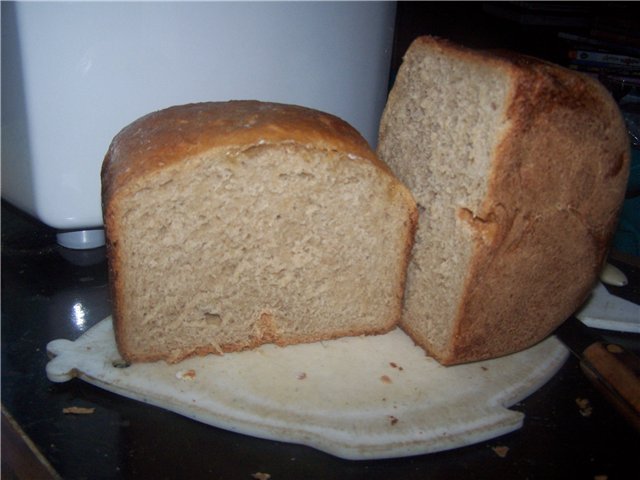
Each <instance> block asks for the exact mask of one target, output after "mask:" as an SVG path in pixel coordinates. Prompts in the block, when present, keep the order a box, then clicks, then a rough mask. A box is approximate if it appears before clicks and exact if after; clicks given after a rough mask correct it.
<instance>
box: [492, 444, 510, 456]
mask: <svg viewBox="0 0 640 480" xmlns="http://www.w3.org/2000/svg"><path fill="white" fill-rule="evenodd" d="M491 450H493V451H494V452H496V455H498V456H499V457H500V458H504V457H506V456H507V453H509V447H507V446H506V445H497V446H495V447H491Z"/></svg>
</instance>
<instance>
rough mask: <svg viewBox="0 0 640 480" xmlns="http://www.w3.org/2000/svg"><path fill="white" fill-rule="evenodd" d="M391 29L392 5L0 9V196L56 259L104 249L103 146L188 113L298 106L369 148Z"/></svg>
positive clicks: (382, 94) (8, 5) (26, 5)
mask: <svg viewBox="0 0 640 480" xmlns="http://www.w3.org/2000/svg"><path fill="white" fill-rule="evenodd" d="M394 17H395V5H394V4H393V3H387V2H367V3H361V2H337V3H334V2H327V3H325V2H301V3H297V2H296V3H289V2H283V3H271V2H266V3H260V2H259V3H244V2H230V3H229V2H221V3H218V2H211V3H210V2H195V3H179V2H175V3H174V2H166V3H165V2H159V3H155V2H154V3H147V2H141V3H138V2H113V3H112V2H104V3H103V2H98V3H95V2H88V3H84V2H69V3H67V2H65V3H58V2H35V3H33V2H18V3H13V2H3V3H2V197H3V198H4V199H5V200H7V201H8V202H10V203H11V204H13V205H15V206H17V207H18V208H20V209H21V210H24V211H26V212H27V213H29V214H30V215H33V216H34V217H36V218H37V219H39V220H40V221H42V222H43V223H45V224H47V225H49V226H50V227H53V228H55V229H57V231H58V243H60V244H61V245H63V246H65V247H69V248H76V249H81V248H93V247H97V246H100V245H102V244H103V243H104V233H103V230H102V212H101V205H100V166H101V163H102V159H103V156H104V154H105V152H106V150H107V147H108V145H109V143H110V141H111V139H112V138H113V136H114V135H115V134H116V133H117V132H118V131H119V130H120V129H121V128H122V127H124V126H125V125H127V124H129V123H130V122H131V121H133V120H135V119H136V118H138V117H140V116H142V115H144V114H146V113H149V112H151V111H154V110H158V109H161V108H164V107H167V106H170V105H176V104H183V103H190V102H199V101H209V100H216V101H224V100H230V99H259V100H265V101H274V102H283V103H293V104H300V105H305V106H308V107H312V108H316V109H318V110H323V111H327V112H329V113H332V114H334V115H337V116H339V117H341V118H343V119H344V120H346V121H347V122H349V123H351V124H352V125H353V126H354V127H356V129H358V130H359V131H360V132H361V133H362V134H363V136H364V137H365V138H366V139H367V140H368V141H369V142H370V143H371V144H372V146H373V147H374V148H375V142H376V136H377V128H378V121H379V118H380V115H381V112H382V109H383V107H384V102H385V100H386V93H387V83H388V73H389V63H390V56H391V45H392V40H393V25H394Z"/></svg>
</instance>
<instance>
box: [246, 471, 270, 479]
mask: <svg viewBox="0 0 640 480" xmlns="http://www.w3.org/2000/svg"><path fill="white" fill-rule="evenodd" d="M251 476H252V477H253V478H255V479H256V480H269V479H270V478H271V475H269V474H268V473H263V472H256V473H252V474H251Z"/></svg>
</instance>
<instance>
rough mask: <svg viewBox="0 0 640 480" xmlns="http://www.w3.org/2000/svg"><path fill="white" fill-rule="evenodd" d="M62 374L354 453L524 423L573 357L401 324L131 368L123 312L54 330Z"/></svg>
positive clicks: (428, 443)
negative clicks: (117, 331) (416, 338)
mask: <svg viewBox="0 0 640 480" xmlns="http://www.w3.org/2000/svg"><path fill="white" fill-rule="evenodd" d="M47 350H48V352H49V354H50V355H53V356H55V357H54V358H53V359H52V360H51V361H50V362H49V363H48V364H47V368H46V370H47V376H48V377H49V379H50V380H51V381H54V382H64V381H67V380H70V379H71V378H73V377H79V378H80V379H82V380H85V381H87V382H89V383H92V384H94V385H97V386H100V387H102V388H105V389H107V390H109V391H112V392H115V393H118V394H121V395H124V396H126V397H129V398H133V399H136V400H139V401H142V402H146V403H149V404H152V405H156V406H159V407H161V408H165V409H168V410H171V411H174V412H177V413H179V414H182V415H185V416H187V417H190V418H193V419H195V420H198V421H201V422H204V423H206V424H210V425H213V426H216V427H220V428H224V429H227V430H231V431H235V432H240V433H244V434H247V435H252V436H256V437H261V438H267V439H274V440H279V441H287V442H293V443H300V444H304V445H308V446H311V447H314V448H317V449H319V450H322V451H325V452H328V453H330V454H333V455H336V456H338V457H342V458H348V459H376V458H389V457H403V456H409V455H416V454H423V453H430V452H436V451H440V450H446V449H452V448H457V447H461V446H464V445H468V444H472V443H476V442H479V441H482V440H486V439H489V438H493V437H495V436H498V435H502V434H504V433H507V432H510V431H513V430H516V429H518V428H519V427H520V426H521V425H522V420H523V417H524V415H523V414H522V413H520V412H515V411H511V410H509V409H508V408H507V407H509V406H511V405H513V404H514V403H516V402H518V401H520V400H522V399H523V398H525V397H527V396H528V395H529V394H531V393H532V392H534V391H535V390H536V389H538V388H539V387H540V386H542V385H543V384H544V383H545V382H546V381H547V380H549V379H550V378H551V377H552V376H553V375H554V374H555V373H556V371H557V370H558V369H559V368H560V367H561V366H562V364H563V363H564V361H565V360H566V358H567V355H568V353H567V350H566V349H565V347H564V346H563V345H562V344H561V343H560V341H559V340H557V339H556V338H555V337H550V338H548V339H547V340H545V341H543V342H541V343H539V344H538V345H536V346H534V347H532V348H530V349H528V350H526V351H523V352H520V353H517V354H513V355H510V356H506V357H503V358H498V359H494V360H490V361H485V362H477V363H471V364H466V365H458V366H454V367H443V366H441V365H440V364H438V363H437V362H436V361H435V360H433V359H431V358H429V357H427V356H425V354H424V351H423V350H422V349H420V348H418V347H416V346H415V345H414V344H413V342H412V341H411V339H410V338H409V337H407V336H406V335H405V334H404V333H403V332H402V331H401V330H394V331H392V332H390V333H388V334H386V335H380V336H369V337H349V338H342V339H338V340H332V341H326V342H319V343H313V344H306V345H295V346H289V347H284V348H282V347H277V346H275V345H265V346H262V347H260V348H258V349H257V350H253V351H246V352H240V353H233V354H226V355H223V356H215V355H209V356H206V357H198V358H191V359H187V360H185V361H183V362H181V363H178V364H174V365H169V364H167V363H165V362H157V363H147V364H144V363H143V364H133V365H131V366H128V367H126V368H118V367H115V366H114V364H115V365H118V364H122V361H121V359H120V357H119V354H118V352H117V349H116V345H115V339H114V334H113V327H112V322H111V317H108V318H106V319H104V320H103V321H101V322H100V323H98V324H97V325H95V326H94V327H93V328H91V329H90V330H88V331H87V332H85V333H84V334H83V335H82V336H81V337H80V338H79V339H78V340H76V341H74V342H71V341H69V340H64V339H60V340H54V341H52V342H50V343H49V344H48V346H47Z"/></svg>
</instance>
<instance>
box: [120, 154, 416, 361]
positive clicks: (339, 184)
mask: <svg viewBox="0 0 640 480" xmlns="http://www.w3.org/2000/svg"><path fill="white" fill-rule="evenodd" d="M392 181H393V180H392V177H391V176H390V175H387V174H381V172H380V170H379V169H378V168H376V167H374V166H372V165H371V164H370V163H369V162H368V161H364V160H362V159H359V158H355V157H353V158H351V157H349V156H348V155H346V154H344V153H339V152H336V151H325V150H317V149H314V148H305V147H301V146H297V145H293V144H290V145H289V144H286V145H258V146H254V147H252V148H248V149H243V150H233V149H232V150H214V151H210V152H207V153H205V154H203V155H200V156H196V157H194V158H191V159H188V160H186V161H184V162H181V163H180V164H179V165H177V166H172V167H169V168H165V169H164V170H161V171H159V172H154V173H152V174H149V175H147V176H146V177H144V178H141V179H140V180H139V181H137V183H136V184H135V185H134V186H133V190H134V193H133V194H132V195H123V196H122V199H123V200H122V201H123V202H126V203H123V204H122V205H121V208H119V209H118V210H119V211H121V212H122V218H121V220H120V221H121V228H120V237H119V239H118V242H119V249H120V251H119V261H121V262H126V264H127V265H126V267H125V268H121V272H123V274H122V275H123V278H122V282H123V292H124V293H123V295H124V297H123V298H122V308H121V309H120V310H121V312H123V315H125V316H126V319H123V321H122V322H121V325H122V329H123V331H122V334H121V336H120V337H121V341H122V343H123V347H124V350H125V351H128V352H131V353H135V355H136V356H137V357H140V358H141V357H144V356H147V357H148V358H162V357H164V356H166V355H167V352H169V359H170V360H178V359H180V358H182V357H184V356H186V355H188V354H190V353H192V352H196V351H197V352H200V353H203V352H205V353H206V352H222V351H229V350H238V349H243V348H249V347H253V346H255V345H259V344H261V343H265V342H270V341H276V342H277V343H281V344H286V343H296V342H300V341H315V340H321V339H325V338H327V337H328V335H327V332H330V333H331V335H330V336H331V337H335V336H339V335H351V334H363V333H379V332H383V331H387V330H389V329H390V328H392V327H393V326H394V324H395V323H397V320H398V317H399V315H400V309H401V306H400V305H401V295H402V293H401V292H402V289H401V288H402V283H403V281H404V280H403V278H404V277H403V270H404V253H405V252H406V251H407V248H406V244H405V242H406V241H407V234H406V232H407V230H408V221H407V219H408V213H407V206H406V205H407V203H406V202H404V201H401V200H400V197H399V196H398V195H397V192H396V190H395V189H394V187H395V184H393V183H392ZM390 198H391V199H392V200H391V201H390Z"/></svg>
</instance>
